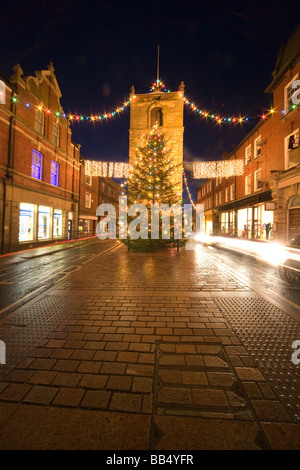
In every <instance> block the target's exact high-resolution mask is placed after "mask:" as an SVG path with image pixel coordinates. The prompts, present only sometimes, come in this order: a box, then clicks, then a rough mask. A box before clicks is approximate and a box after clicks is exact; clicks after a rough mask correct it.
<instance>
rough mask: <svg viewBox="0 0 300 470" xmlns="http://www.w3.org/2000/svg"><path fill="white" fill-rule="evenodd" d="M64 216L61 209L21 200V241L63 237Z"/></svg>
mask: <svg viewBox="0 0 300 470" xmlns="http://www.w3.org/2000/svg"><path fill="white" fill-rule="evenodd" d="M63 217H64V213H63V211H62V210H61V209H56V208H55V207H50V206H42V205H37V204H29V203H25V202H21V203H20V216H19V243H24V242H31V241H32V242H39V241H46V240H52V239H59V238H63V237H64V230H63Z"/></svg>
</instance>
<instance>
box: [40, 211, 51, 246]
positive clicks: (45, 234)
mask: <svg viewBox="0 0 300 470" xmlns="http://www.w3.org/2000/svg"><path fill="white" fill-rule="evenodd" d="M50 214H51V208H50V207H45V206H39V215H38V239H39V240H42V239H47V238H50Z"/></svg>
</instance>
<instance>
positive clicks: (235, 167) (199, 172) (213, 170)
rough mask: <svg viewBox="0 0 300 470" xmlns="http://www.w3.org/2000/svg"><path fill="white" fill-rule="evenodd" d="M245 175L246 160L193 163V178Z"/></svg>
mask: <svg viewBox="0 0 300 470" xmlns="http://www.w3.org/2000/svg"><path fill="white" fill-rule="evenodd" d="M243 174H244V160H221V161H216V162H197V163H193V178H194V179H205V178H218V177H220V178H228V177H229V176H241V175H243Z"/></svg>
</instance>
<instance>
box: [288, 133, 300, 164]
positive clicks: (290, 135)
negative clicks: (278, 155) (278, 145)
mask: <svg viewBox="0 0 300 470" xmlns="http://www.w3.org/2000/svg"><path fill="white" fill-rule="evenodd" d="M297 134H298V135H299V134H300V131H299V127H298V129H295V130H294V131H293V132H291V133H290V134H288V135H287V136H285V138H284V169H285V170H288V169H289V168H292V167H294V166H296V165H297V163H295V164H293V165H290V164H289V161H290V158H289V151H290V149H289V141H290V138H291V137H292V136H293V135H297ZM298 148H299V147H298ZM295 150H296V149H295Z"/></svg>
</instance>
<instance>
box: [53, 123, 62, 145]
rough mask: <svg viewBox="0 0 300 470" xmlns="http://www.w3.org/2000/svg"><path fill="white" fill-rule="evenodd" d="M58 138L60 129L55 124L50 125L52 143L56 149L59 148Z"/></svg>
mask: <svg viewBox="0 0 300 470" xmlns="http://www.w3.org/2000/svg"><path fill="white" fill-rule="evenodd" d="M59 137H60V129H59V126H58V125H57V124H55V122H53V124H52V142H53V143H54V145H55V146H56V147H59Z"/></svg>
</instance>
